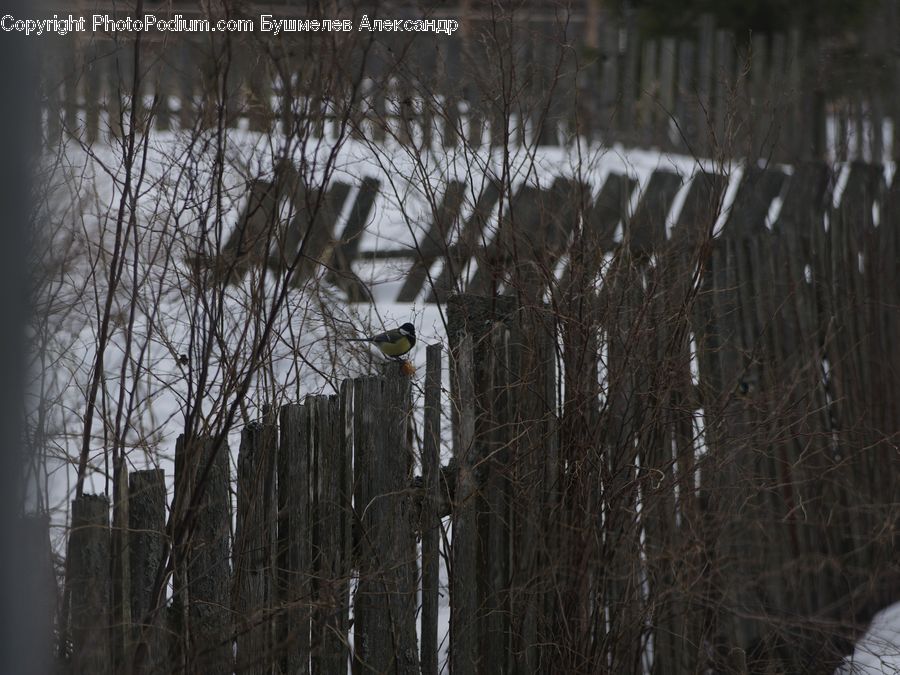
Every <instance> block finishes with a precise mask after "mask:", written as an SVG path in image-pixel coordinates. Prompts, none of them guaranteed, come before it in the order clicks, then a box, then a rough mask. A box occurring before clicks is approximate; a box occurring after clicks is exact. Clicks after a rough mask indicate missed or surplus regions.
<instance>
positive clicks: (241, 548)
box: [232, 421, 278, 675]
mask: <svg viewBox="0 0 900 675" xmlns="http://www.w3.org/2000/svg"><path fill="white" fill-rule="evenodd" d="M277 438H278V429H277V427H276V426H275V425H274V424H271V423H270V422H268V421H263V422H253V423H250V424H248V425H247V426H245V427H244V429H243V431H242V432H241V447H240V450H239V451H238V466H237V518H236V522H237V525H236V528H235V533H234V547H233V553H232V554H233V557H234V570H233V581H232V584H233V590H232V602H233V607H234V610H235V635H236V642H237V649H236V653H235V656H236V660H237V669H238V671H239V672H242V673H248V675H263V674H264V673H269V672H271V661H272V647H273V641H274V636H273V634H272V621H271V615H272V605H273V579H272V576H273V571H274V561H273V553H274V552H273V539H274V536H273V535H274V532H273V530H274V528H275V517H276V508H277V503H276V494H275V464H276V449H277V445H276V444H277Z"/></svg>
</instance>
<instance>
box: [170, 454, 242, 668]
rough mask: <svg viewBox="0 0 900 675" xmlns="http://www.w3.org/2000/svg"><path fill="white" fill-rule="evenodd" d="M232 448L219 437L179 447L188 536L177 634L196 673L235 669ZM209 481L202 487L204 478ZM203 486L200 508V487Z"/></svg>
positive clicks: (179, 493)
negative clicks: (197, 495) (195, 501)
mask: <svg viewBox="0 0 900 675" xmlns="http://www.w3.org/2000/svg"><path fill="white" fill-rule="evenodd" d="M228 459H229V450H228V445H227V444H226V443H224V442H223V443H222V444H221V446H219V447H216V446H215V444H214V441H213V439H210V438H196V437H194V438H191V439H190V440H189V441H188V442H185V437H184V436H180V437H179V439H178V443H177V444H176V447H175V503H176V508H177V509H179V510H181V509H185V511H182V513H181V517H182V518H183V519H184V520H183V523H184V525H183V526H184V527H186V528H187V531H188V533H189V534H188V536H187V538H186V539H185V541H183V542H182V543H181V545H180V546H179V550H178V551H176V558H177V562H176V564H177V565H178V566H179V567H178V574H177V575H176V579H175V597H176V598H178V601H179V602H180V607H181V612H180V618H181V624H182V625H181V626H180V627H176V634H178V635H179V636H180V642H181V644H182V648H183V649H184V652H183V658H184V662H185V667H186V668H187V669H188V670H189V671H191V672H203V673H210V675H213V674H219V673H223V674H224V673H231V672H232V671H233V669H234V653H233V649H232V637H233V635H232V623H231V616H230V612H229V607H230V605H231V593H230V591H231V564H230V563H231V556H230V548H231V547H230V533H231V496H230V490H229V470H228V465H229V462H228ZM201 481H203V482H204V483H205V485H204V486H203V487H202V488H201V485H200V482H201ZM198 489H203V493H202V497H201V498H200V499H199V500H198V501H197V504H196V508H194V509H193V510H191V511H190V512H187V511H186V509H187V508H188V506H189V505H190V504H191V503H192V502H194V497H195V495H196V490H198Z"/></svg>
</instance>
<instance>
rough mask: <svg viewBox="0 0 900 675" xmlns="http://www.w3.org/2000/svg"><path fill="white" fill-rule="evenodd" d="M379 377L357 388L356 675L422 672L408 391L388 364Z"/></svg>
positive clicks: (357, 384) (394, 366)
mask: <svg viewBox="0 0 900 675" xmlns="http://www.w3.org/2000/svg"><path fill="white" fill-rule="evenodd" d="M385 369H386V370H387V371H388V372H387V374H386V375H385V376H384V377H364V378H360V379H357V380H356V381H355V382H354V405H353V408H354V410H353V413H354V448H355V451H356V461H355V502H354V510H355V513H356V519H357V524H358V526H359V548H358V556H357V561H358V568H359V582H358V585H357V588H356V603H355V605H354V620H355V624H356V625H355V641H354V647H355V654H354V657H355V665H356V668H357V670H358V672H363V673H364V672H372V671H374V672H378V673H383V672H394V673H407V674H409V675H413V674H414V673H416V674H417V673H418V672H419V655H418V649H417V643H416V623H415V622H416V617H415V615H416V588H417V583H416V579H417V576H416V545H415V533H414V522H413V512H412V493H411V490H410V489H409V480H410V478H411V469H412V461H413V456H412V452H411V449H410V447H409V440H408V435H407V434H408V429H409V418H410V383H409V380H407V379H406V378H405V377H404V376H402V375H401V374H400V373H399V372H398V370H397V364H395V363H389V364H386V367H385Z"/></svg>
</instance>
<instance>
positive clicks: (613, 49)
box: [597, 20, 619, 143]
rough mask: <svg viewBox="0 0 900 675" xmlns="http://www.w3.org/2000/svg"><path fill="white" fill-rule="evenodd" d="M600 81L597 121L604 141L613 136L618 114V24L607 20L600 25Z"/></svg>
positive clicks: (608, 141)
mask: <svg viewBox="0 0 900 675" xmlns="http://www.w3.org/2000/svg"><path fill="white" fill-rule="evenodd" d="M601 31H602V32H601V59H602V65H601V67H600V82H599V86H598V87H597V90H598V93H599V96H600V100H599V109H600V115H599V122H600V129H601V130H602V132H603V136H602V137H601V138H603V139H604V140H605V142H606V143H610V141H612V139H614V138H615V132H616V130H617V127H618V121H619V116H618V115H617V110H616V108H617V104H618V96H619V26H618V24H617V23H616V22H615V21H610V20H607V21H605V22H604V23H603V24H602V26H601Z"/></svg>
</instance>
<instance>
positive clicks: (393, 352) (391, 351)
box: [376, 336, 412, 356]
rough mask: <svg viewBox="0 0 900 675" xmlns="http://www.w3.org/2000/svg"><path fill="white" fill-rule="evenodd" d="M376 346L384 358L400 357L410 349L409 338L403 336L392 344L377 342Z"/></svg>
mask: <svg viewBox="0 0 900 675" xmlns="http://www.w3.org/2000/svg"><path fill="white" fill-rule="evenodd" d="M376 344H377V345H378V348H379V349H380V350H381V353H382V354H385V355H386V356H401V355H403V354H405V353H406V352H408V351H409V350H410V349H412V345H411V344H410V343H409V338H408V337H406V336H403V337H401V338H400V339H399V340H395V341H394V342H377V343H376Z"/></svg>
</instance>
